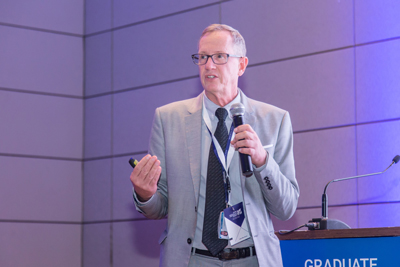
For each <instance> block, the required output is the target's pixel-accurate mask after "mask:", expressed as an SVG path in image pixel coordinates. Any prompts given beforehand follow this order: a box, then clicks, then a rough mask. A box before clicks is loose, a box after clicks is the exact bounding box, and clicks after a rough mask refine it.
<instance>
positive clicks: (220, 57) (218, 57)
mask: <svg viewBox="0 0 400 267" xmlns="http://www.w3.org/2000/svg"><path fill="white" fill-rule="evenodd" d="M209 57H210V58H211V59H212V61H213V62H214V64H215V65H224V64H226V63H227V62H228V59H229V57H237V58H241V56H235V55H230V54H226V53H218V54H213V55H206V54H193V55H192V60H193V63H194V64H196V65H205V64H206V63H207V61H208V58H209Z"/></svg>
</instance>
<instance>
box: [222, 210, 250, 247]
mask: <svg viewBox="0 0 400 267" xmlns="http://www.w3.org/2000/svg"><path fill="white" fill-rule="evenodd" d="M245 218H246V215H245V212H244V209H243V202H240V203H238V204H236V205H234V206H231V207H229V208H226V209H224V211H223V212H221V218H220V228H219V229H220V232H219V233H220V238H221V239H229V243H230V244H231V246H233V245H235V244H237V243H239V242H242V241H244V240H246V239H248V238H250V232H249V226H248V225H247V221H246V220H245ZM225 232H227V237H228V238H226V235H225ZM221 236H224V238H222V237H221Z"/></svg>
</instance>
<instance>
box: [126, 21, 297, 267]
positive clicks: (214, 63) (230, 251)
mask: <svg viewBox="0 0 400 267" xmlns="http://www.w3.org/2000/svg"><path fill="white" fill-rule="evenodd" d="M198 46H199V47H198V54H194V55H192V59H193V62H194V63H195V64H197V65H198V66H199V73H200V80H201V83H202V85H203V88H204V91H203V92H202V93H201V94H200V95H199V96H197V97H196V98H193V99H188V100H184V101H179V102H175V103H171V104H169V105H166V106H163V107H160V108H157V109H156V112H155V116H154V121H153V127H152V132H151V137H150V145H149V154H148V155H146V156H145V157H143V158H142V159H141V160H140V161H139V163H138V164H137V166H136V168H135V169H134V170H133V171H132V174H131V176H130V179H131V181H132V184H133V187H134V200H135V205H136V208H137V210H138V211H139V212H141V213H143V214H144V216H146V217H147V218H151V219H161V218H164V217H165V216H167V215H168V223H167V226H166V229H165V231H164V233H163V235H162V236H161V238H160V244H161V255H160V266H173V267H175V266H270V267H279V266H282V257H281V251H280V246H279V240H278V238H277V237H276V235H275V233H274V228H273V225H272V221H271V217H270V216H271V214H272V215H274V216H275V217H277V218H278V219H280V220H287V219H289V218H290V217H291V216H292V215H293V214H294V212H295V210H296V207H297V201H298V197H299V187H298V184H297V181H296V178H295V169H294V158H293V132H292V126H291V121H290V117H289V113H288V112H287V111H285V110H282V109H279V108H277V107H274V106H272V105H269V104H266V103H262V102H258V101H255V100H253V99H250V98H248V97H247V96H246V95H245V94H244V93H243V92H242V91H241V90H240V89H239V88H238V79H239V76H241V75H243V73H244V71H245V70H246V67H247V64H248V58H247V57H246V46H245V42H244V39H243V37H242V36H241V35H240V33H239V32H238V31H237V30H235V29H233V28H232V27H229V26H227V25H220V24H213V25H210V26H209V27H207V28H206V29H205V30H204V31H203V34H202V36H201V38H200V41H199V45H198ZM237 103H242V104H243V105H244V107H245V110H246V112H245V114H244V123H245V124H243V125H240V126H238V127H236V128H234V127H233V126H231V125H232V117H231V116H229V111H230V108H231V107H232V105H234V104H237ZM239 152H240V153H243V154H247V155H249V156H250V158H251V163H252V167H253V169H254V170H253V174H252V175H251V176H247V177H246V176H244V175H243V174H242V171H241V166H240V160H239ZM151 155H152V156H151ZM228 214H230V215H229V216H228ZM230 219H232V221H231V220H230ZM232 222H233V223H232ZM232 225H234V226H232ZM239 236H240V238H239Z"/></svg>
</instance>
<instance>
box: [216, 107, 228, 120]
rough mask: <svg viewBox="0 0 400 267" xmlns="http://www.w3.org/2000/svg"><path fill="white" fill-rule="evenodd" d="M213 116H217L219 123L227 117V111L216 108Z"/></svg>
mask: <svg viewBox="0 0 400 267" xmlns="http://www.w3.org/2000/svg"><path fill="white" fill-rule="evenodd" d="M215 116H217V118H218V120H219V121H221V120H222V121H225V119H226V117H227V116H228V111H227V110H226V109H224V108H218V109H217V110H216V111H215Z"/></svg>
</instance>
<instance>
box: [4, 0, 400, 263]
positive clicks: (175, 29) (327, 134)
mask: <svg viewBox="0 0 400 267" xmlns="http://www.w3.org/2000/svg"><path fill="white" fill-rule="evenodd" d="M28 2H29V3H27V1H22V0H13V1H11V0H4V1H1V3H0V36H1V37H0V48H1V49H0V125H2V128H1V131H0V184H1V186H0V247H2V248H6V249H1V250H0V266H84V267H91V266H96V267H102V266H104V267H110V266H114V267H115V266H121V267H122V266H158V254H159V246H158V237H159V235H160V234H161V232H162V231H163V229H164V227H165V223H166V220H159V221H152V220H146V219H145V218H144V217H143V216H142V215H140V214H139V213H137V212H136V211H135V209H134V206H133V203H132V196H131V195H132V188H131V184H130V181H129V174H130V172H131V168H130V166H129V165H128V163H127V161H128V159H129V158H130V157H131V156H134V157H136V158H141V157H142V156H143V155H144V153H145V151H146V150H147V143H148V135H149V132H150V126H151V121H152V117H153V113H154V109H155V108H156V107H158V106H160V105H163V104H166V103H170V102H172V101H176V100H181V99H185V98H189V97H194V96H196V95H197V94H199V93H200V92H201V90H202V89H201V85H200V83H199V81H198V78H197V75H198V69H197V67H196V66H195V65H194V64H193V63H192V62H191V60H190V54H192V53H195V52H196V51H197V41H198V38H199V35H200V33H201V31H202V30H203V29H204V28H205V27H206V26H207V25H209V24H211V23H219V22H221V23H226V24H229V25H231V26H233V27H235V28H237V29H238V30H239V31H240V32H241V33H242V34H243V36H244V37H245V39H246V42H247V48H248V57H249V64H250V65H249V67H248V69H247V71H246V73H245V75H244V76H243V77H242V78H241V80H240V81H239V82H240V87H241V88H242V89H243V90H244V91H245V93H246V94H247V95H249V96H250V97H253V98H255V99H258V100H261V101H265V102H268V103H271V104H273V105H276V106H279V107H282V108H284V109H287V110H289V112H290V113H291V117H292V122H293V127H294V132H295V135H294V138H295V160H296V170H297V178H298V181H299V184H300V189H301V196H300V200H299V208H298V210H297V212H296V214H295V216H294V217H293V218H292V219H290V220H289V221H286V222H280V221H277V220H276V221H275V227H276V229H277V230H279V229H292V228H295V227H296V226H299V225H301V224H304V223H305V222H307V221H308V220H310V219H311V218H314V217H320V216H321V208H320V205H321V203H320V202H321V194H322V191H323V188H324V186H325V184H326V183H327V182H328V181H329V180H331V179H335V178H341V177H346V176H352V175H357V174H364V173H369V172H378V171H382V170H383V169H385V168H386V167H387V165H389V163H390V161H391V159H392V158H393V156H395V155H396V154H400V141H398V139H396V137H397V135H398V133H399V131H400V109H399V108H398V103H399V99H400V90H399V89H400V88H399V84H400V73H399V71H398V70H399V69H400V52H399V51H400V24H399V23H398V15H397V14H399V13H400V4H399V3H398V2H397V1H396V0H383V1H376V0H353V1H337V0H324V1H321V0H303V1H288V0H284V1H273V0H267V1H266V0H254V1H245V0H234V1H212V0H202V1H184V0H170V1H168V3H164V2H163V1H161V2H160V1H157V2H156V1H128V0H101V1H99V0H86V1H83V0H68V1H67V0H62V1H61V2H60V1H58V2H57V4H54V3H53V2H54V1H50V0H46V1H37V0H36V1H28ZM84 11H85V13H84ZM83 84H84V85H83ZM83 88H84V90H83ZM82 167H83V171H82ZM392 168H393V169H390V170H389V171H388V172H387V173H386V174H384V175H382V176H380V177H375V178H364V179H361V180H358V181H357V180H353V181H346V182H342V183H336V184H333V185H331V186H330V187H329V190H328V195H329V204H330V208H329V216H330V218H335V219H340V220H343V221H345V222H346V223H348V224H349V225H350V226H351V227H353V228H358V227H383V226H399V224H398V221H399V220H398V217H399V216H398V215H396V214H400V213H399V212H398V211H399V209H400V206H399V205H400V204H399V200H400V195H399V194H398V192H399V190H400V182H399V181H400V179H399V178H400V169H399V166H397V165H396V166H394V167H392ZM386 215H387V216H386ZM389 215H390V216H389Z"/></svg>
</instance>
